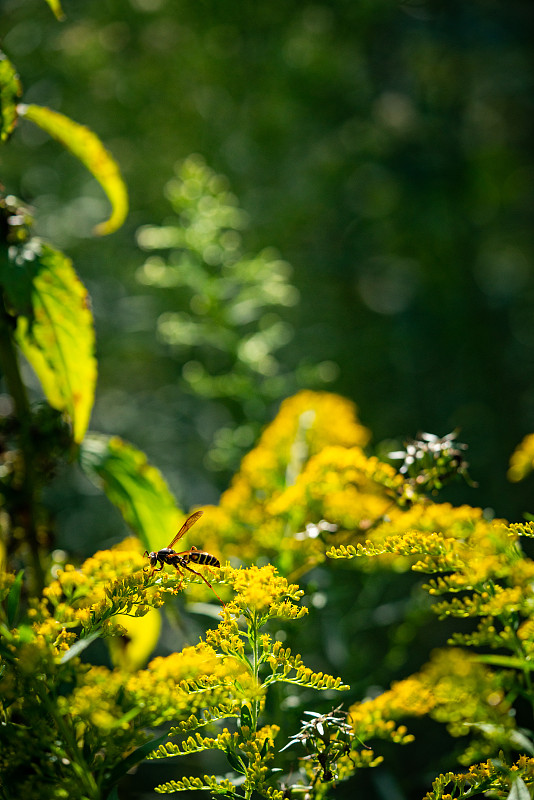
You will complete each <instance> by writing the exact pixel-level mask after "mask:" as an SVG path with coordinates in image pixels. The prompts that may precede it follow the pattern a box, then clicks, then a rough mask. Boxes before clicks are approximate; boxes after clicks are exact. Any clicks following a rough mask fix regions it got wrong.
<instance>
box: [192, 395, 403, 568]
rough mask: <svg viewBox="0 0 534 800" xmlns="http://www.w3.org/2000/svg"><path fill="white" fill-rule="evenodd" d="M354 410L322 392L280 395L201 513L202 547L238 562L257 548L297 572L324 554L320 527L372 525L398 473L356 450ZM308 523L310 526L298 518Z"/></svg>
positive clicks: (393, 493) (360, 432)
mask: <svg viewBox="0 0 534 800" xmlns="http://www.w3.org/2000/svg"><path fill="white" fill-rule="evenodd" d="M355 412H356V409H355V407H354V405H353V404H352V403H350V402H349V401H347V400H345V399H343V398H341V397H339V396H337V395H334V394H329V393H326V392H311V391H305V392H300V393H298V394H297V395H295V396H294V397H291V398H289V399H288V400H286V401H284V403H282V406H281V408H280V412H279V414H278V416H277V417H276V419H275V420H274V421H273V422H272V423H271V425H269V426H268V427H267V428H266V430H265V432H264V433H263V435H262V437H261V438H260V441H259V443H258V445H257V446H256V447H255V448H254V449H253V450H252V451H251V452H250V453H249V454H248V455H247V456H245V458H244V459H243V461H242V464H241V468H240V470H239V472H238V474H237V475H236V477H235V478H234V480H233V482H232V484H231V486H230V488H229V489H228V490H227V491H226V492H225V493H224V494H223V495H222V497H221V501H220V504H219V506H218V508H216V509H210V511H209V514H206V515H205V516H204V518H203V521H202V524H201V530H200V531H199V533H200V534H201V535H202V537H203V547H204V548H205V549H207V550H208V551H209V552H214V553H217V554H218V555H219V556H221V555H222V557H223V558H229V559H231V560H232V559H239V561H240V562H241V563H243V562H245V563H251V562H254V561H256V560H257V558H258V555H261V556H263V557H267V558H268V559H269V560H270V561H271V562H272V563H274V564H276V565H278V566H279V567H280V568H281V569H282V570H283V572H284V573H286V574H287V573H290V572H293V571H295V573H296V574H298V572H299V571H302V570H303V569H305V568H310V567H311V566H313V564H314V563H317V562H319V561H322V560H324V550H325V546H324V542H323V537H324V532H325V531H326V530H327V537H328V538H329V539H330V536H331V534H332V533H333V531H335V530H336V528H338V527H341V528H343V529H346V530H348V531H351V535H354V531H359V530H360V529H367V528H369V527H370V526H372V525H375V524H376V523H377V521H378V520H380V519H381V517H382V516H383V515H384V514H385V513H386V511H388V510H389V509H390V507H391V506H392V505H394V504H395V503H396V502H397V500H398V498H399V495H400V494H401V489H402V486H403V480H402V478H401V477H400V476H398V475H397V474H396V473H395V470H394V469H393V468H392V467H390V466H389V465H387V464H384V463H382V462H380V461H379V460H378V459H376V458H367V457H366V456H365V455H364V453H363V450H362V449H361V448H362V446H364V445H365V444H366V442H367V441H368V439H369V433H368V431H367V430H366V429H365V428H363V427H362V426H361V425H360V423H359V422H358V420H357V418H356V413H355ZM322 520H326V521H327V523H326V526H323V528H321V521H322ZM316 523H319V526H318V527H317V528H314V530H313V531H311V532H310V531H309V530H308V528H307V527H306V526H308V525H315V524H316ZM330 523H331V524H330ZM343 535H344V536H345V537H346V536H347V534H346V533H345V534H343ZM333 541H337V539H335V537H334V539H333Z"/></svg>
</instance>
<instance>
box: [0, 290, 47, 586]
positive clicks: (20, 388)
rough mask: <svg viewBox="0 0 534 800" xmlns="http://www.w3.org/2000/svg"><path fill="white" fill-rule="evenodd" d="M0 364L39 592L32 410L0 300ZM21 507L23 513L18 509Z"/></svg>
mask: <svg viewBox="0 0 534 800" xmlns="http://www.w3.org/2000/svg"><path fill="white" fill-rule="evenodd" d="M0 365H1V366H2V370H3V373H4V378H5V381H6V384H7V388H8V390H9V393H10V394H11V397H12V399H13V403H14V406H15V413H16V416H17V420H18V423H19V443H20V450H21V453H22V458H23V465H24V466H23V479H22V485H21V487H20V498H21V503H20V505H21V508H20V509H19V508H15V509H12V511H15V513H17V512H19V514H20V518H21V519H20V524H21V527H22V528H23V530H24V532H25V538H26V542H27V544H28V547H29V550H30V557H31V560H32V567H33V582H34V593H35V594H41V591H42V589H43V587H44V571H43V566H42V564H41V558H40V554H39V542H38V539H37V526H36V521H35V516H36V515H35V510H36V502H37V497H36V495H37V482H36V476H35V470H34V466H33V464H34V453H33V444H32V440H31V429H30V422H31V411H30V404H29V401H28V395H27V393H26V387H25V386H24V384H23V382H22V378H21V376H20V367H19V362H18V358H17V352H16V349H15V344H14V342H13V336H12V327H11V318H10V317H9V315H8V314H7V312H6V310H5V306H4V303H3V301H1V300H0ZM21 510H22V513H20V511H21Z"/></svg>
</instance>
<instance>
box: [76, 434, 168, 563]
mask: <svg viewBox="0 0 534 800" xmlns="http://www.w3.org/2000/svg"><path fill="white" fill-rule="evenodd" d="M80 465H81V467H82V469H83V471H84V472H85V474H86V475H87V476H88V477H89V478H90V479H91V480H92V481H93V482H94V483H96V485H97V486H100V487H101V488H102V489H103V491H104V492H105V493H106V495H107V496H108V498H109V499H110V500H111V502H112V503H113V504H114V505H116V506H117V508H118V509H119V510H120V512H121V513H122V515H123V517H124V519H125V521H126V523H127V524H128V525H129V526H130V527H131V528H132V529H133V530H134V531H135V533H137V535H138V536H139V538H140V539H141V542H142V543H143V546H144V547H146V548H147V550H154V549H156V548H159V547H164V546H165V545H166V544H167V543H168V542H169V541H170V539H172V537H173V535H174V532H175V531H176V530H177V528H178V522H179V521H180V517H181V512H180V511H179V509H178V508H177V506H176V501H175V499H174V497H173V495H172V494H171V492H170V490H169V487H168V486H167V484H166V482H165V479H164V478H163V476H162V474H161V473H160V472H159V470H158V469H156V467H153V466H152V465H151V464H149V463H148V461H147V458H146V456H145V454H144V453H143V452H141V450H137V448H135V447H134V446H133V445H131V444H129V443H128V442H125V441H123V440H122V439H120V438H119V437H118V436H113V437H109V436H103V435H100V434H95V433H91V434H89V435H88V436H87V437H86V438H85V440H84V442H83V443H82V446H81V448H80Z"/></svg>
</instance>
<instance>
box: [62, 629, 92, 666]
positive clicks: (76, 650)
mask: <svg viewBox="0 0 534 800" xmlns="http://www.w3.org/2000/svg"><path fill="white" fill-rule="evenodd" d="M99 636H100V631H93V632H92V633H90V634H89V636H86V637H85V638H84V639H78V641H77V642H74V644H73V645H72V647H69V649H68V650H67V651H66V652H65V653H63V655H62V656H61V658H60V660H59V663H60V664H66V663H67V661H70V660H71V658H74V657H75V656H79V655H80V653H83V651H84V650H85V648H86V647H89V645H90V644H91V642H94V641H95V639H98V637H99Z"/></svg>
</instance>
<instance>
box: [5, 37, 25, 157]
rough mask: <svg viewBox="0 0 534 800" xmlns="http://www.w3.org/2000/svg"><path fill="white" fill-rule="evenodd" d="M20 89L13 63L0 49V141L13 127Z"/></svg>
mask: <svg viewBox="0 0 534 800" xmlns="http://www.w3.org/2000/svg"><path fill="white" fill-rule="evenodd" d="M21 91H22V89H21V85H20V81H19V77H18V75H17V73H16V72H15V68H14V66H13V64H12V63H11V62H10V61H9V60H8V59H7V58H6V57H5V55H4V54H3V53H2V52H1V51H0V142H5V141H6V139H7V138H8V137H9V135H10V133H11V132H12V130H13V128H14V127H15V124H16V122H17V100H18V98H19V97H20V95H21Z"/></svg>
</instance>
